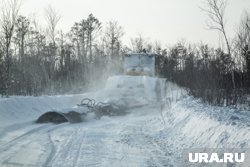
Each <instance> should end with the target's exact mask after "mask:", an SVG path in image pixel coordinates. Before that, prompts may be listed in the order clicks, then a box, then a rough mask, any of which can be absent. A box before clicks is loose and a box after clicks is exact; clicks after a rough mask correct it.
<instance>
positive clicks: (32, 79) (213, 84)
mask: <svg viewBox="0 0 250 167" xmlns="http://www.w3.org/2000/svg"><path fill="white" fill-rule="evenodd" d="M13 2H15V3H11V4H10V6H7V7H6V8H3V9H2V15H1V16H0V29H1V31H0V32H1V33H0V95H2V96H9V95H36V96H37V95H42V94H63V93H79V92H83V91H86V90H87V89H89V88H90V87H92V86H93V85H103V84H104V81H105V79H107V77H108V76H109V75H114V74H121V73H122V60H123V56H124V54H125V53H128V52H142V51H146V52H149V53H151V52H153V53H156V54H158V55H159V56H158V57H157V73H158V75H159V76H161V77H166V78H167V79H169V80H171V81H173V82H176V83H178V84H179V85H181V86H183V87H185V88H186V89H187V90H188V92H189V93H190V94H191V95H192V96H194V97H198V98H202V99H203V100H205V101H207V102H209V103H212V104H217V105H238V104H245V103H249V102H248V99H247V98H249V97H248V95H249V94H250V48H249V47H250V28H249V27H250V14H249V13H247V12H246V13H245V15H244V16H243V17H242V21H241V24H240V25H239V28H238V31H237V33H236V35H235V38H232V39H231V40H230V41H228V42H227V51H224V49H221V48H212V47H209V46H208V45H207V44H204V43H200V44H189V43H187V42H185V41H180V42H178V43H177V44H176V45H174V46H170V47H162V46H161V44H160V42H151V41H150V40H146V39H145V38H143V37H142V36H141V35H138V36H137V37H134V38H132V39H131V44H130V46H125V45H124V44H123V43H122V40H121V39H122V36H123V35H124V30H123V28H122V27H121V26H120V25H119V24H118V22H116V21H110V22H108V23H102V22H101V21H100V20H98V18H96V17H95V16H94V15H93V14H90V15H88V16H87V17H86V18H84V19H82V20H80V21H79V22H76V23H75V24H74V25H72V27H71V30H70V31H69V32H67V33H64V32H62V31H59V30H57V23H58V22H59V21H60V16H59V15H58V14H57V13H56V12H55V11H54V10H53V8H51V7H48V8H47V9H46V20H47V24H46V27H43V28H41V27H40V25H39V24H38V23H37V21H36V20H35V19H28V18H27V17H25V16H21V15H19V14H18V9H19V8H18V4H16V3H17V2H18V1H13ZM166 38H167V37H166ZM229 51H230V52H229Z"/></svg>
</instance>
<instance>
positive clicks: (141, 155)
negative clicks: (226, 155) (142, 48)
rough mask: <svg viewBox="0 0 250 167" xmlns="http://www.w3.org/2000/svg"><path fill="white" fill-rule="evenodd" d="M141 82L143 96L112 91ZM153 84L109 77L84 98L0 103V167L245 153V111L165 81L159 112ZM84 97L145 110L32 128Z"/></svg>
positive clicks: (249, 138) (249, 137)
mask: <svg viewBox="0 0 250 167" xmlns="http://www.w3.org/2000/svg"><path fill="white" fill-rule="evenodd" d="M141 81H143V84H145V87H146V88H147V89H148V90H151V94H150V95H151V96H149V94H148V93H149V92H147V91H143V89H142V88H133V89H131V88H129V87H130V86H126V87H125V86H124V87H122V88H117V84H124V83H125V82H126V84H127V83H128V84H131V86H133V85H136V84H138V83H141ZM133 82H134V83H133ZM154 83H155V82H154V80H153V79H151V78H146V77H144V78H137V79H135V80H133V79H131V78H130V77H127V78H126V79H124V78H123V81H122V77H121V76H117V77H112V78H110V80H109V81H108V84H107V86H106V88H105V89H104V90H101V91H97V92H92V93H86V94H79V95H64V96H41V97H10V98H2V99H0V121H1V124H0V166H43V167H45V166H53V167H54V166H58V167H59V166H60V167H63V166H79V167H81V166H171V165H172V166H183V164H182V163H183V162H182V161H183V157H182V153H183V150H185V149H190V148H241V149H242V150H247V148H249V143H250V133H249V131H250V126H249V122H250V116H249V113H247V112H241V111H235V110H233V109H230V108H226V107H214V106H209V105H207V104H204V103H202V102H201V101H200V100H197V99H194V98H192V97H190V96H188V95H187V93H186V91H185V90H184V89H182V88H180V87H178V86H177V85H175V84H173V83H170V82H168V84H167V90H166V100H165V107H163V106H162V104H161V103H160V102H156V101H155V97H154V96H155V95H154V93H153V92H154V86H155V85H154ZM147 85H148V87H147ZM130 93H132V94H130ZM85 97H88V98H94V99H96V100H97V101H105V102H107V101H115V100H116V101H119V99H123V98H124V97H126V98H128V99H130V102H133V101H134V102H135V103H141V104H145V106H143V107H140V108H134V109H131V110H130V111H129V112H130V113H129V114H127V115H125V116H116V117H102V118H101V119H100V120H97V119H94V118H93V115H92V116H91V115H90V116H89V119H87V120H86V122H82V123H77V124H69V123H63V124H59V125H54V124H34V123H33V122H34V121H35V120H36V119H37V118H38V116H40V115H41V114H42V113H45V112H47V111H50V110H64V111H65V109H66V108H72V107H73V108H76V104H78V103H80V101H81V99H83V98H85ZM151 97H152V99H153V100H152V99H151ZM153 101H154V102H153ZM220 165H221V166H223V164H220Z"/></svg>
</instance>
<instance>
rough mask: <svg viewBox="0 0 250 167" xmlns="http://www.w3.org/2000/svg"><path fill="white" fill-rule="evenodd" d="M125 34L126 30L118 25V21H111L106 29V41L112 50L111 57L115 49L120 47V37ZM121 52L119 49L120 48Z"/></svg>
mask: <svg viewBox="0 0 250 167" xmlns="http://www.w3.org/2000/svg"><path fill="white" fill-rule="evenodd" d="M123 35H124V30H123V28H122V27H121V26H119V25H118V23H117V21H110V22H108V25H107V27H106V30H105V41H106V43H107V46H108V48H109V49H110V51H111V53H110V54H111V58H112V59H113V58H115V57H114V55H115V54H114V52H115V49H119V48H117V47H119V45H120V38H121V37H122V36H123ZM118 52H119V50H118Z"/></svg>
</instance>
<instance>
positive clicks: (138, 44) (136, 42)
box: [131, 34, 147, 53]
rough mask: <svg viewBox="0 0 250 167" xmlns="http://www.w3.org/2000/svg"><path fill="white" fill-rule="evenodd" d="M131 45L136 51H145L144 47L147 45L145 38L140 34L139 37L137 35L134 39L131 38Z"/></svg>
mask: <svg viewBox="0 0 250 167" xmlns="http://www.w3.org/2000/svg"><path fill="white" fill-rule="evenodd" d="M131 45H132V48H133V51H134V52H138V53H140V52H143V49H145V46H146V45H147V43H146V40H145V38H144V37H143V36H142V35H141V34H139V35H138V37H135V38H134V39H131Z"/></svg>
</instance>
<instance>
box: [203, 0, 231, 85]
mask: <svg viewBox="0 0 250 167" xmlns="http://www.w3.org/2000/svg"><path fill="white" fill-rule="evenodd" d="M226 7H227V0H205V5H204V8H201V9H202V11H204V12H206V13H207V14H208V17H209V22H208V23H207V26H208V28H209V29H211V30H217V31H219V32H221V33H222V34H223V37H224V39H225V43H226V46H227V52H228V55H229V57H230V58H232V56H231V47H230V44H229V40H228V36H227V34H226V30H225V10H226ZM231 64H232V62H231ZM231 70H232V73H231V74H232V82H233V87H234V88H235V81H234V71H233V69H231Z"/></svg>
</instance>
